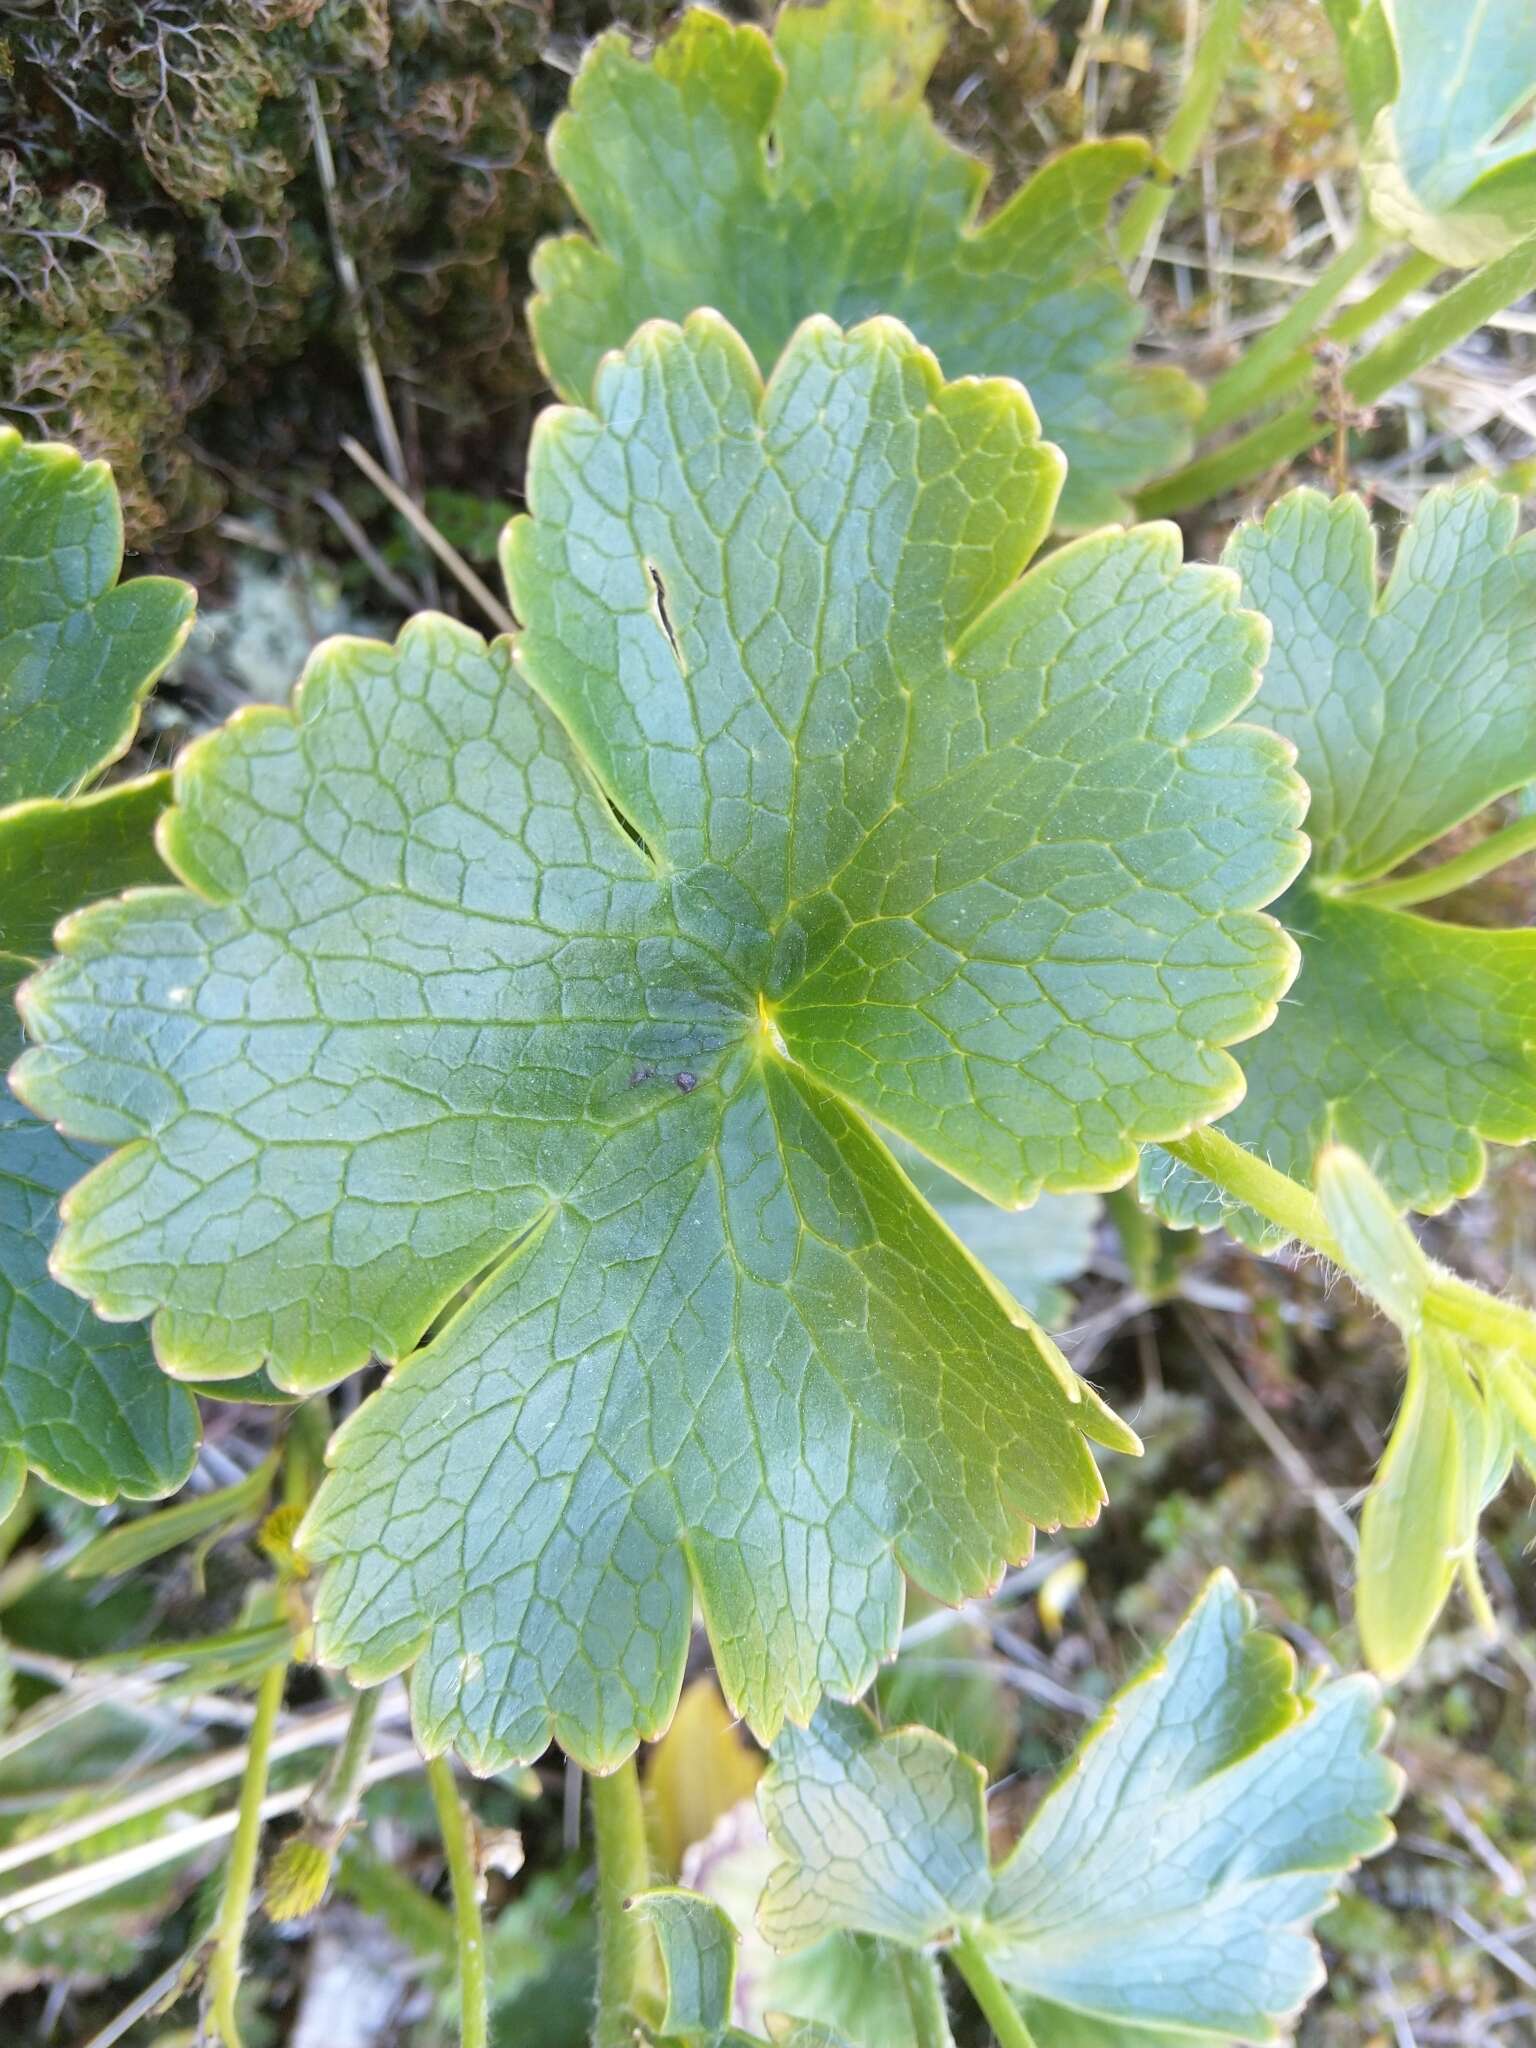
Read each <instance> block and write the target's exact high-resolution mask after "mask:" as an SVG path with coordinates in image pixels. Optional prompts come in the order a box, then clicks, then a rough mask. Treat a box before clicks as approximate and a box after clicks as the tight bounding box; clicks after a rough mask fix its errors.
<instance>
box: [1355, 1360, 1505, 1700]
mask: <svg viewBox="0 0 1536 2048" xmlns="http://www.w3.org/2000/svg"><path fill="white" fill-rule="evenodd" d="M1510 1457H1511V1449H1510V1444H1509V1440H1508V1436H1507V1433H1506V1431H1505V1429H1504V1427H1503V1422H1502V1417H1501V1414H1500V1408H1499V1404H1498V1402H1497V1400H1496V1399H1490V1398H1488V1397H1487V1396H1486V1395H1485V1393H1484V1391H1483V1389H1482V1387H1481V1386H1480V1385H1479V1384H1478V1381H1477V1379H1476V1378H1475V1377H1474V1376H1473V1374H1472V1373H1471V1372H1469V1371H1468V1369H1467V1364H1466V1361H1465V1360H1464V1358H1463V1356H1462V1354H1461V1351H1460V1349H1459V1347H1458V1346H1457V1344H1456V1342H1455V1340H1454V1339H1452V1338H1450V1337H1448V1336H1446V1335H1445V1334H1444V1333H1443V1332H1442V1331H1440V1330H1437V1329H1435V1328H1434V1327H1433V1326H1431V1327H1428V1328H1426V1329H1425V1330H1423V1331H1422V1332H1421V1333H1420V1334H1418V1335H1416V1336H1414V1337H1413V1338H1412V1339H1411V1340H1410V1342H1409V1345H1408V1379H1407V1384H1406V1386H1405V1388H1404V1390H1403V1405H1402V1407H1401V1409H1400V1410H1399V1412H1398V1417H1397V1421H1396V1423H1395V1424H1394V1425H1393V1429H1392V1435H1391V1438H1390V1440H1389V1441H1388V1444H1387V1448H1386V1451H1385V1453H1384V1455H1383V1457H1382V1460H1381V1464H1380V1466H1379V1467H1378V1468H1377V1472H1376V1478H1375V1482H1374V1483H1373V1485H1372V1487H1371V1490H1370V1492H1369V1494H1368V1495H1367V1496H1366V1501H1365V1509H1364V1512H1363V1513H1362V1515H1361V1517H1360V1562H1359V1577H1358V1582H1357V1585H1356V1591H1355V1607H1356V1615H1357V1618H1358V1621H1359V1624H1360V1640H1361V1643H1362V1645H1363V1647H1364V1650H1365V1654H1366V1657H1367V1659H1368V1660H1369V1662H1370V1665H1371V1668H1372V1669H1373V1670H1374V1671H1379V1672H1380V1673H1381V1675H1382V1676H1383V1678H1398V1677H1400V1676H1401V1675H1402V1673H1403V1672H1404V1671H1406V1670H1407V1669H1408V1667H1409V1665H1410V1664H1412V1663H1413V1661H1414V1659H1415V1658H1416V1657H1417V1656H1418V1654H1419V1652H1420V1650H1421V1649H1422V1648H1423V1647H1424V1643H1425V1640H1426V1639H1427V1637H1428V1635H1429V1632H1430V1630H1431V1629H1432V1628H1433V1627H1434V1625H1435V1620H1436V1617H1437V1616H1438V1615H1439V1613H1440V1610H1441V1608H1442V1607H1443V1606H1444V1605H1445V1603H1446V1601H1447V1599H1448V1598H1449V1597H1450V1592H1451V1588H1452V1586H1453V1585H1454V1584H1455V1582H1456V1578H1457V1574H1458V1573H1459V1572H1465V1571H1469V1570H1470V1569H1472V1566H1473V1560H1474V1557H1475V1552H1476V1547H1477V1525H1478V1520H1479V1517H1480V1516H1481V1514H1482V1512H1483V1509H1484V1508H1485V1507H1486V1506H1487V1505H1488V1502H1489V1501H1490V1500H1491V1499H1492V1498H1493V1496H1494V1495H1495V1494H1496V1493H1497V1492H1498V1491H1499V1489H1500V1488H1501V1487H1502V1486H1503V1484H1504V1481H1505V1479H1506V1478H1507V1477H1508V1474H1509V1465H1510Z"/></svg>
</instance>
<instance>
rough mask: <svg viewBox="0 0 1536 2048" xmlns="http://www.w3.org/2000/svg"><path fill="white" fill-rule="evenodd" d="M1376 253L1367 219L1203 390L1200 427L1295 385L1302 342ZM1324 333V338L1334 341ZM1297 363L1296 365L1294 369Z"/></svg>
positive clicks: (1303, 363)
mask: <svg viewBox="0 0 1536 2048" xmlns="http://www.w3.org/2000/svg"><path fill="white" fill-rule="evenodd" d="M1380 251H1381V237H1380V235H1379V233H1378V231H1377V230H1376V229H1375V228H1373V227H1372V226H1371V224H1370V222H1369V221H1363V222H1362V223H1361V226H1360V232H1359V233H1358V234H1357V235H1356V236H1355V239H1354V240H1353V241H1352V242H1350V243H1349V244H1348V245H1347V246H1346V247H1345V248H1343V249H1341V250H1340V251H1339V253H1338V254H1337V255H1336V256H1335V257H1334V259H1333V261H1332V262H1331V263H1330V264H1328V266H1327V267H1326V268H1325V269H1324V270H1322V271H1320V272H1319V273H1318V275H1317V277H1316V278H1315V279H1314V280H1313V282H1312V283H1311V284H1310V285H1308V287H1307V289H1306V290H1305V291H1304V292H1303V293H1302V295H1301V297H1300V298H1299V299H1297V300H1296V302H1295V304H1294V305H1291V306H1289V307H1287V308H1286V311H1285V313H1284V314H1283V315H1282V316H1281V318H1280V319H1279V320H1277V321H1276V322H1275V324H1274V326H1273V327H1271V328H1270V330H1269V332H1268V333H1267V334H1265V335H1263V336H1262V337H1261V338H1260V339H1259V340H1258V341H1256V342H1255V343H1254V344H1253V346H1252V348H1250V349H1248V350H1246V351H1245V353H1244V354H1243V355H1242V356H1241V357H1239V359H1238V360H1237V362H1235V363H1234V364H1233V365H1232V367H1231V369H1230V370H1224V371H1223V372H1222V374H1221V375H1220V376H1219V377H1217V378H1216V379H1215V380H1214V382H1213V383H1212V384H1211V385H1210V386H1209V388H1208V389H1207V391H1206V394H1205V411H1204V412H1203V413H1202V414H1201V416H1200V425H1201V427H1202V429H1208V428H1211V427H1224V426H1226V425H1227V423H1228V422H1229V421H1230V420H1235V419H1238V418H1239V417H1240V416H1241V415H1242V414H1243V413H1245V412H1254V411H1256V410H1257V409H1258V407H1260V406H1261V405H1264V404H1265V403H1266V402H1267V401H1268V400H1270V399H1272V398H1278V397H1279V396H1280V394H1281V393H1282V392H1284V391H1288V390H1290V389H1291V387H1292V385H1294V384H1297V383H1300V382H1301V381H1302V379H1303V378H1305V376H1306V375H1307V372H1308V370H1309V369H1310V368H1311V364H1312V356H1311V353H1310V351H1309V350H1308V348H1307V346H1306V344H1307V343H1308V342H1309V341H1310V340H1311V338H1312V336H1313V335H1314V334H1315V333H1316V332H1317V329H1318V327H1319V325H1320V324H1321V322H1322V320H1323V317H1324V315H1325V314H1327V313H1328V312H1329V311H1330V309H1331V308H1332V306H1333V303H1334V301H1335V300H1336V299H1337V298H1338V296H1339V294H1340V292H1342V291H1344V290H1345V288H1346V287H1347V286H1349V285H1351V284H1353V282H1354V281H1355V279H1356V278H1357V277H1358V276H1359V275H1360V273H1361V271H1362V270H1364V269H1365V268H1366V267H1367V265H1369V264H1370V263H1372V262H1374V260H1375V259H1376V257H1377V256H1378V255H1379V253H1380ZM1336 338H1337V337H1336V336H1334V335H1332V334H1331V335H1330V339H1336ZM1298 366H1299V367H1298Z"/></svg>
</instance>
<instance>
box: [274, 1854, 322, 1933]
mask: <svg viewBox="0 0 1536 2048" xmlns="http://www.w3.org/2000/svg"><path fill="white" fill-rule="evenodd" d="M332 1861H333V1853H332V1851H331V1850H329V1849H327V1848H323V1847H322V1846H321V1844H320V1843H319V1842H316V1841H312V1840H311V1839H310V1837H309V1836H308V1835H293V1836H291V1837H290V1839H289V1840H288V1841H286V1842H284V1844H283V1846H282V1847H281V1848H280V1849H279V1850H278V1852H277V1854H276V1855H275V1856H274V1857H273V1858H272V1861H271V1863H270V1864H269V1865H268V1866H267V1891H266V1898H265V1901H264V1903H265V1906H266V1912H267V1918H268V1919H269V1920H271V1921H274V1922H275V1923H276V1924H277V1925H278V1926H279V1927H281V1926H283V1925H285V1924H286V1923H287V1922H288V1921H290V1920H305V1919H307V1918H308V1917H309V1915H310V1914H311V1913H313V1912H314V1911H315V1909H316V1907H317V1906H318V1905H319V1904H320V1902H321V1900H322V1899H323V1898H324V1897H325V1894H326V1888H327V1886H328V1885H329V1884H330V1881H331V1864H332Z"/></svg>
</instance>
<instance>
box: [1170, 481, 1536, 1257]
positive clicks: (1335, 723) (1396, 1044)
mask: <svg viewBox="0 0 1536 2048" xmlns="http://www.w3.org/2000/svg"><path fill="white" fill-rule="evenodd" d="M1517 513H1518V507H1517V504H1516V501H1515V500H1514V499H1513V498H1510V497H1505V496H1502V495H1500V494H1499V493H1498V492H1496V491H1494V490H1492V489H1490V488H1489V487H1488V486H1487V485H1485V484H1472V485H1468V486H1463V487H1460V488H1455V489H1449V490H1438V491H1433V492H1431V493H1430V494H1429V496H1428V497H1427V498H1426V499H1425V500H1424V502H1423V504H1422V505H1421V506H1420V508H1419V510H1418V512H1417V514H1416V515H1415V517H1414V519H1413V521H1412V522H1411V524H1410V525H1409V526H1408V528H1407V530H1406V531H1405V532H1404V534H1403V535H1402V537H1401V539H1400V541H1399V543H1398V548H1397V555H1396V559H1395V561H1394V564H1393V569H1392V574H1391V577H1390V578H1389V580H1388V582H1387V585H1386V588H1385V590H1384V591H1383V592H1381V594H1380V595H1379V596H1378V594H1377V586H1376V551H1375V539H1374V535H1373V532H1372V528H1371V522H1370V518H1369V515H1368V513H1367V512H1366V509H1365V507H1364V505H1363V504H1362V503H1361V502H1360V500H1359V499H1358V498H1355V497H1343V498H1338V499H1334V500H1333V501H1331V502H1330V501H1329V500H1327V499H1325V498H1323V497H1322V496H1320V495H1319V494H1318V493H1317V492H1315V491H1311V490H1300V491H1293V492H1291V493H1290V494H1289V495H1288V496H1287V497H1285V498H1283V499H1281V501H1280V502H1279V504H1278V505H1276V506H1275V507H1274V509H1273V510H1272V511H1271V512H1270V513H1269V515H1268V516H1267V518H1265V519H1264V521H1263V522H1262V523H1261V524H1255V525H1249V526H1244V527H1241V528H1239V530H1238V532H1237V533H1236V534H1235V535H1234V537H1233V539H1232V542H1231V544H1230V546H1229V547H1228V549H1227V553H1226V557H1225V560H1226V562H1227V563H1228V565H1229V566H1230V567H1232V568H1234V569H1236V570H1237V571H1238V573H1239V575H1240V576H1241V577H1242V579H1243V585H1244V590H1245V592H1246V594H1247V595H1248V596H1249V598H1250V599H1251V600H1252V602H1253V603H1255V604H1256V605H1258V606H1259V607H1260V608H1261V609H1262V610H1263V611H1264V612H1265V613H1266V614H1267V616H1268V617H1269V619H1270V621H1271V623H1272V625H1273V627H1274V631H1275V642H1274V650H1273V653H1272V654H1271V657H1270V661H1269V665H1268V667H1267V669H1266V671H1265V675H1264V681H1263V685H1262V688H1261V692H1260V697H1259V703H1258V707H1257V709H1258V713H1259V715H1260V716H1262V717H1263V718H1264V719H1265V721H1266V722H1267V723H1268V724H1270V725H1272V726H1273V727H1274V729H1275V730H1276V731H1277V732H1278V733H1280V734H1281V735H1282V736H1283V737H1284V738H1286V739H1288V740H1290V741H1291V742H1292V743H1293V744H1294V745H1295V747H1296V749H1297V766H1298V767H1299V768H1300V770H1301V773H1302V775H1303V776H1304V777H1305V778H1306V781H1307V783H1308V785H1309V787H1310V789H1311V792H1312V801H1311V808H1310V810H1309V811H1308V814H1307V828H1308V831H1309V833H1310V834H1311V837H1312V842H1313V852H1312V857H1311V860H1310V862H1309V865H1308V867H1307V870H1306V872H1305V874H1304V875H1303V876H1302V878H1301V879H1300V881H1299V882H1297V883H1296V884H1295V885H1294V887H1293V888H1292V889H1291V890H1290V891H1289V892H1288V893H1287V894H1286V896H1285V897H1284V898H1283V899H1282V900H1281V901H1280V902H1279V903H1278V904H1277V905H1276V906H1275V909H1276V913H1277V915H1278V916H1279V917H1280V918H1281V919H1282V920H1283V922H1284V923H1285V924H1286V925H1287V927H1288V928H1289V929H1290V931H1291V932H1292V934H1293V935H1294V936H1295V938H1296V940H1297V941H1298V943H1299V945H1300V948H1301V971H1300V973H1299V974H1298V975H1297V978H1296V982H1295V985H1294V986H1293V988H1292V989H1291V991H1290V994H1289V997H1288V999H1287V1000H1286V1002H1285V1003H1284V1004H1283V1005H1282V1007H1281V1009H1280V1012H1279V1015H1278V1016H1277V1018H1276V1020H1275V1023H1274V1025H1273V1026H1272V1028H1271V1029H1270V1030H1269V1031H1267V1032H1266V1033H1265V1034H1264V1036H1263V1037H1262V1038H1261V1039H1259V1040H1257V1041H1256V1042H1255V1043H1254V1044H1253V1045H1252V1046H1251V1047H1250V1048H1248V1050H1247V1051H1246V1052H1245V1053H1244V1055H1243V1068H1244V1072H1245V1074H1246V1075H1247V1080H1248V1090H1247V1094H1246V1096H1245V1097H1244V1099H1243V1102H1242V1103H1241V1105H1240V1106H1239V1107H1238V1109H1237V1110H1236V1111H1234V1112H1233V1113H1232V1114H1231V1115H1229V1116H1228V1117H1226V1118H1225V1119H1224V1120H1223V1123H1222V1128H1223V1129H1224V1130H1225V1131H1226V1132H1227V1133H1228V1135H1229V1136H1231V1137H1232V1138H1235V1139H1236V1140H1237V1142H1238V1143H1239V1144H1242V1145H1246V1146H1247V1147H1248V1148H1249V1150H1250V1151H1254V1152H1257V1153H1258V1154H1260V1156H1261V1157H1263V1158H1265V1159H1267V1160H1269V1162H1270V1163H1271V1164H1272V1165H1274V1166H1276V1167H1278V1168H1280V1170H1281V1171H1282V1172H1285V1173H1289V1174H1291V1175H1292V1176H1293V1177H1294V1178H1297V1179H1300V1180H1303V1181H1308V1182H1310V1180H1311V1179H1312V1175H1313V1169H1314V1165H1315V1162H1316V1158H1317V1155H1318V1152H1319V1149H1320V1148H1321V1147H1322V1146H1323V1145H1324V1144H1325V1143H1326V1142H1328V1141H1329V1140H1330V1139H1336V1140H1338V1141H1339V1142H1341V1143H1342V1144H1345V1145H1347V1146H1349V1147H1351V1148H1352V1149H1353V1150H1354V1151H1356V1152H1358V1153H1360V1154H1361V1155H1362V1156H1363V1157H1364V1158H1365V1159H1367V1160H1368V1161H1369V1162H1370V1165H1371V1167H1372V1169H1373V1170H1374V1172H1375V1173H1376V1175H1377V1176H1378V1177H1379V1179H1380V1180H1381V1182H1382V1184H1383V1185H1384V1187H1385V1188H1386V1190H1387V1193H1388V1195H1389V1196H1390V1197H1391V1198H1392V1200H1393V1201H1394V1202H1396V1203H1398V1204H1401V1205H1406V1206H1409V1207H1412V1208H1415V1209H1422V1210H1428V1211H1435V1210H1439V1209H1443V1208H1445V1207H1446V1206H1447V1204H1448V1203H1450V1202H1452V1201H1453V1200H1455V1199H1456V1198H1457V1197H1458V1196H1461V1195H1464V1194H1466V1193H1468V1192H1469V1191H1470V1190H1471V1189H1472V1188H1473V1187H1475V1186H1476V1184H1477V1182H1478V1180H1479V1179H1480V1178H1481V1176H1482V1172H1483V1166H1484V1157H1485V1155H1484V1148H1483V1141H1484V1140H1486V1139H1493V1140H1497V1141H1499V1142H1502V1143H1505V1144H1519V1143H1523V1142H1524V1141H1525V1140H1526V1139H1528V1138H1531V1137H1533V1136H1536V1052H1533V1048H1536V932H1531V931H1487V930H1483V929H1471V928H1468V927H1464V926H1460V925H1455V924H1449V923H1446V922H1444V921H1442V920H1440V919H1432V918H1428V917H1424V916H1422V915H1419V914H1417V913H1416V912H1413V911H1408V910H1400V909H1392V908H1383V907H1380V906H1377V905H1374V904H1372V903H1370V902H1369V901H1368V900H1366V899H1364V898H1362V899H1361V900H1358V901H1356V900H1354V898H1353V897H1352V896H1351V893H1350V891H1351V889H1352V888H1356V887H1358V886H1359V885H1362V884H1365V883H1368V882H1370V881H1371V880H1373V879H1375V878H1377V877H1380V876H1382V875H1384V874H1386V873H1387V872H1388V871H1389V870H1390V869H1392V868H1394V867H1396V866H1397V864H1398V863H1399V862H1401V861H1403V860H1405V859H1406V858H1407V857H1408V856H1409V855H1410V854H1412V853H1415V852H1417V851H1418V850H1419V849H1420V848H1422V847H1424V846H1425V845H1427V844H1428V843H1429V842H1430V841H1432V840H1434V839H1437V838H1438V837H1439V836H1440V835H1441V834H1442V833H1444V832H1446V831H1448V830H1449V829H1450V828H1451V827H1452V826H1454V825H1457V824H1459V823H1461V821H1462V820H1463V819H1465V818H1468V817H1470V816H1472V815H1474V814H1475V813H1476V812H1478V811H1479V810H1481V809H1482V808H1483V807H1484V806H1485V805H1487V804H1489V803H1491V802H1492V801H1493V800H1494V798H1496V797H1498V796H1500V795H1502V794H1504V793H1505V792H1507V791H1509V790H1511V789H1515V788H1518V787H1520V786H1521V785H1523V784H1524V783H1526V782H1529V781H1530V780H1531V779H1532V778H1533V777H1536V690H1533V689H1532V667H1531V661H1532V657H1531V649H1532V647H1533V645H1536V537H1533V536H1531V535H1526V536H1524V537H1522V538H1517V537H1516V523H1517ZM1142 1189H1143V1193H1144V1194H1147V1195H1149V1196H1150V1197H1151V1198H1153V1199H1155V1200H1156V1201H1157V1203H1158V1206H1159V1208H1160V1211H1161V1213H1162V1214H1163V1215H1164V1216H1165V1218H1166V1219H1167V1220H1169V1221H1170V1222H1177V1223H1199V1224H1201V1225H1203V1226H1207V1227H1208V1226H1209V1225H1210V1224H1212V1223H1215V1222H1218V1221H1223V1220H1225V1221H1227V1222H1228V1223H1229V1224H1230V1225H1231V1226H1232V1227H1233V1228H1235V1229H1237V1230H1238V1231H1239V1232H1240V1234H1242V1235H1244V1236H1246V1237H1247V1238H1248V1239H1249V1240H1250V1241H1254V1242H1259V1243H1266V1242H1273V1240H1274V1233H1273V1232H1270V1231H1267V1230H1266V1229H1265V1228H1264V1227H1263V1226H1261V1225H1260V1224H1259V1223H1258V1220H1257V1219H1256V1218H1253V1217H1251V1216H1248V1215H1246V1214H1244V1213H1241V1212H1231V1213H1229V1212H1228V1210H1227V1207H1226V1205H1225V1203H1224V1202H1223V1200H1222V1198H1221V1197H1220V1196H1219V1195H1218V1194H1217V1193H1216V1192H1215V1191H1214V1190H1212V1189H1210V1188H1209V1187H1207V1186H1206V1185H1205V1184H1204V1183H1197V1182H1196V1181H1195V1179H1194V1177H1193V1176H1191V1175H1189V1174H1188V1173H1187V1172H1185V1170H1184V1169H1183V1168H1175V1167H1173V1166H1172V1163H1171V1162H1169V1161H1168V1160H1167V1159H1166V1158H1164V1157H1163V1156H1162V1155H1153V1156H1151V1157H1149V1158H1148V1159H1146V1160H1145V1161H1144V1162H1143V1168H1142Z"/></svg>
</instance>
